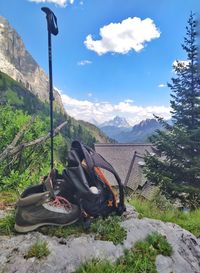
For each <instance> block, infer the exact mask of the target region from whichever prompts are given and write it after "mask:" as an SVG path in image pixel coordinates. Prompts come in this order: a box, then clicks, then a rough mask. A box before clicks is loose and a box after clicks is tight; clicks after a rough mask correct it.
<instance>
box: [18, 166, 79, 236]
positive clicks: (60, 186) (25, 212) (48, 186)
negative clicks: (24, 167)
mask: <svg viewBox="0 0 200 273" xmlns="http://www.w3.org/2000/svg"><path fill="white" fill-rule="evenodd" d="M64 187H65V181H64V180H63V179H59V178H58V177H57V175H56V172H55V171H54V170H52V171H51V172H50V174H49V175H48V177H46V178H45V179H44V181H43V183H42V184H40V185H35V186H31V187H29V188H27V189H26V190H25V191H24V192H23V193H22V195H21V197H20V199H19V200H18V202H17V204H16V218H15V230H16V231H17V232H20V233H26V232H29V231H33V230H35V229H37V228H39V227H41V226H44V225H57V226H65V225H70V224H72V223H75V222H76V221H77V220H78V219H80V214H81V212H80V209H79V207H78V206H77V205H75V204H72V203H70V202H69V201H68V200H67V199H66V198H65V197H64V194H63V191H64V190H65V188H64Z"/></svg>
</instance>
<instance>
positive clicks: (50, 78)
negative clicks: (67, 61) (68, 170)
mask: <svg viewBox="0 0 200 273" xmlns="http://www.w3.org/2000/svg"><path fill="white" fill-rule="evenodd" d="M48 52H49V102H50V139H51V169H53V167H54V156H53V148H54V147H53V100H54V97H53V74H52V48H51V33H50V31H48Z"/></svg>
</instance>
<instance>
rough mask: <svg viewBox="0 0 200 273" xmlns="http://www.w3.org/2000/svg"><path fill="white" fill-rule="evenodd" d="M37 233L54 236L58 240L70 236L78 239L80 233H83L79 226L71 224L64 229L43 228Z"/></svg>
mask: <svg viewBox="0 0 200 273" xmlns="http://www.w3.org/2000/svg"><path fill="white" fill-rule="evenodd" d="M39 231H40V232H41V233H42V234H44V235H48V236H56V237H58V238H67V237H69V236H70V235H73V236H77V237H78V236H80V235H81V233H84V230H83V227H82V226H81V224H73V225H70V226H65V227H61V226H60V227H53V226H45V227H42V228H40V229H39Z"/></svg>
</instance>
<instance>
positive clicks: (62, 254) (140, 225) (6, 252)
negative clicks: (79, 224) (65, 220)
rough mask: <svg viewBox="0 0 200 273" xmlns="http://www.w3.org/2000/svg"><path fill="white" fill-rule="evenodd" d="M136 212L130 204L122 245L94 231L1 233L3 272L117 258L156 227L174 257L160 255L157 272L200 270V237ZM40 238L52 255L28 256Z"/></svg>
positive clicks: (46, 272)
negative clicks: (59, 234)
mask: <svg viewBox="0 0 200 273" xmlns="http://www.w3.org/2000/svg"><path fill="white" fill-rule="evenodd" d="M136 217H137V213H135V212H134V210H133V209H132V210H131V209H130V208H129V211H128V213H127V215H126V217H125V218H126V220H125V221H124V222H123V223H122V225H123V226H124V228H125V229H126V230H127V239H126V240H125V241H124V243H123V245H114V244H113V243H112V242H106V241H100V240H95V238H94V236H92V235H85V234H83V235H82V236H80V237H77V238H76V237H74V236H70V237H69V238H68V239H59V238H56V237H48V236H44V235H42V234H41V233H39V232H32V233H29V234H26V235H18V236H13V237H8V236H1V237H0V246H1V248H0V272H1V273H7V272H9V273H10V272H16V273H17V272H18V273H25V272H29V273H36V272H41V273H54V272H63V273H64V272H65V273H66V272H74V271H75V270H76V269H77V267H79V265H80V264H81V263H83V262H84V261H86V260H89V259H92V258H100V259H108V260H110V261H112V262H114V261H115V260H116V259H117V258H118V257H120V256H121V255H123V251H124V249H129V248H131V247H132V246H133V245H134V244H135V242H136V241H138V240H143V239H145V237H146V236H147V235H148V234H150V233H152V232H154V231H157V232H159V233H161V234H162V235H164V236H166V238H167V240H168V241H169V242H170V244H171V245H172V247H173V254H172V256H171V257H164V256H162V255H159V256H157V259H156V266H157V271H158V273H171V272H173V273H199V272H200V240H199V239H197V238H196V237H195V236H193V235H192V234H191V233H190V232H188V231H186V230H184V229H182V228H180V227H179V226H178V225H175V224H172V223H163V222H161V221H157V220H151V219H147V218H145V219H141V220H140V219H137V218H136ZM37 240H46V241H47V242H48V247H49V250H50V255H49V256H48V257H47V258H45V259H42V260H37V259H36V258H30V259H25V258H24V256H25V255H26V253H27V251H28V249H29V247H30V246H31V245H32V244H33V243H35V242H36V241H37Z"/></svg>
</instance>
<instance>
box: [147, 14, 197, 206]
mask: <svg viewBox="0 0 200 273" xmlns="http://www.w3.org/2000/svg"><path fill="white" fill-rule="evenodd" d="M196 30H197V22H196V21H195V15H194V14H192V13H191V15H190V17H189V20H188V25H187V27H186V37H185V38H184V43H183V45H182V48H183V50H184V51H185V52H186V55H187V60H186V61H176V62H175V65H174V71H175V75H176V77H174V78H172V79H171V83H170V84H168V86H169V87H170V89H171V91H172V94H171V98H172V99H171V101H170V103H171V108H172V112H171V113H172V120H173V125H169V124H167V123H166V122H165V121H163V120H162V119H161V118H158V117H157V118H158V120H159V121H160V122H162V124H163V126H164V128H165V130H163V131H160V130H159V131H157V133H156V134H154V135H153V136H152V137H151V139H150V140H151V142H152V143H153V145H154V147H155V151H156V155H150V156H148V157H147V158H146V165H147V168H146V174H147V177H148V178H149V179H150V180H151V181H152V182H155V183H156V184H158V185H160V187H161V189H162V190H163V191H164V192H165V194H167V195H168V196H170V197H174V198H177V197H179V198H180V199H181V200H182V202H186V203H187V204H189V205H190V206H191V207H195V206H197V205H198V206H200V69H199V67H200V61H199V48H198V45H197V38H198V35H197V31H196ZM158 155H159V156H158ZM160 156H161V157H160Z"/></svg>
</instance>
